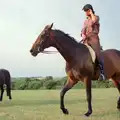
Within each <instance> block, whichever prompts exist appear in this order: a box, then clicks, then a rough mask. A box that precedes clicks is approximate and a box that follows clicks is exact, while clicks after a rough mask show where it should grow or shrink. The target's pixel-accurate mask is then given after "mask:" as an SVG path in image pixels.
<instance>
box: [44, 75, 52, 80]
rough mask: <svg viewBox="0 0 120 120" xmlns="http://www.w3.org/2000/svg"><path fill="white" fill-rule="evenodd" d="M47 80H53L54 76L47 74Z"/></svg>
mask: <svg viewBox="0 0 120 120" xmlns="http://www.w3.org/2000/svg"><path fill="white" fill-rule="evenodd" d="M45 80H53V77H52V76H46V77H45Z"/></svg>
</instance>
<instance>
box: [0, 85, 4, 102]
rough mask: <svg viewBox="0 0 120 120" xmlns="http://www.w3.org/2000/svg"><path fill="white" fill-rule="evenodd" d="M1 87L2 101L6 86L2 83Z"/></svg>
mask: <svg viewBox="0 0 120 120" xmlns="http://www.w3.org/2000/svg"><path fill="white" fill-rule="evenodd" d="M0 87H1V96H0V101H2V99H3V93H4V87H3V85H1V86H0Z"/></svg>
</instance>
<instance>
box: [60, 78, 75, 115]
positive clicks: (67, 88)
mask: <svg viewBox="0 0 120 120" xmlns="http://www.w3.org/2000/svg"><path fill="white" fill-rule="evenodd" d="M75 84H76V82H75V81H73V80H72V79H71V78H68V80H67V83H66V84H65V86H64V87H63V89H62V90H61V93H60V108H61V110H62V112H63V113H64V114H69V112H68V110H67V109H66V108H65V106H64V95H65V93H66V92H67V91H68V90H70V89H71V88H72V87H73V86H74V85H75Z"/></svg>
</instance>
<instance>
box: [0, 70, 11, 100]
mask: <svg viewBox="0 0 120 120" xmlns="http://www.w3.org/2000/svg"><path fill="white" fill-rule="evenodd" d="M4 85H6V91H7V96H9V99H12V97H11V76H10V73H9V71H8V70H6V69H0V88H1V96H0V101H2V99H3V93H4Z"/></svg>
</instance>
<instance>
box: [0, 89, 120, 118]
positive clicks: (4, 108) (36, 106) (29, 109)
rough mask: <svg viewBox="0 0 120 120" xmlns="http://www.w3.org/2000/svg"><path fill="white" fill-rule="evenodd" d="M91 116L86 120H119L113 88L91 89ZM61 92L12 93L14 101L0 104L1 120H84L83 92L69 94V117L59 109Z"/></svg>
mask: <svg viewBox="0 0 120 120" xmlns="http://www.w3.org/2000/svg"><path fill="white" fill-rule="evenodd" d="M92 92H93V101H92V103H93V114H92V115H91V117H89V118H87V119H88V120H120V111H118V110H117V109H116V101H117V99H118V96H119V93H118V91H117V89H115V88H109V89H93V90H92ZM59 93H60V90H32V91H31V90H29V91H17V90H15V91H12V96H13V100H12V101H8V100H7V97H6V94H5V95H4V100H3V102H2V103H0V120H84V119H86V118H84V116H83V114H84V113H85V112H86V110H87V102H86V94H85V90H84V89H82V90H74V89H72V90H70V91H69V92H68V93H67V94H66V96H65V104H66V107H67V108H68V110H69V112H70V114H69V115H67V116H66V115H63V114H62V112H61V110H60V109H59Z"/></svg>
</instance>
